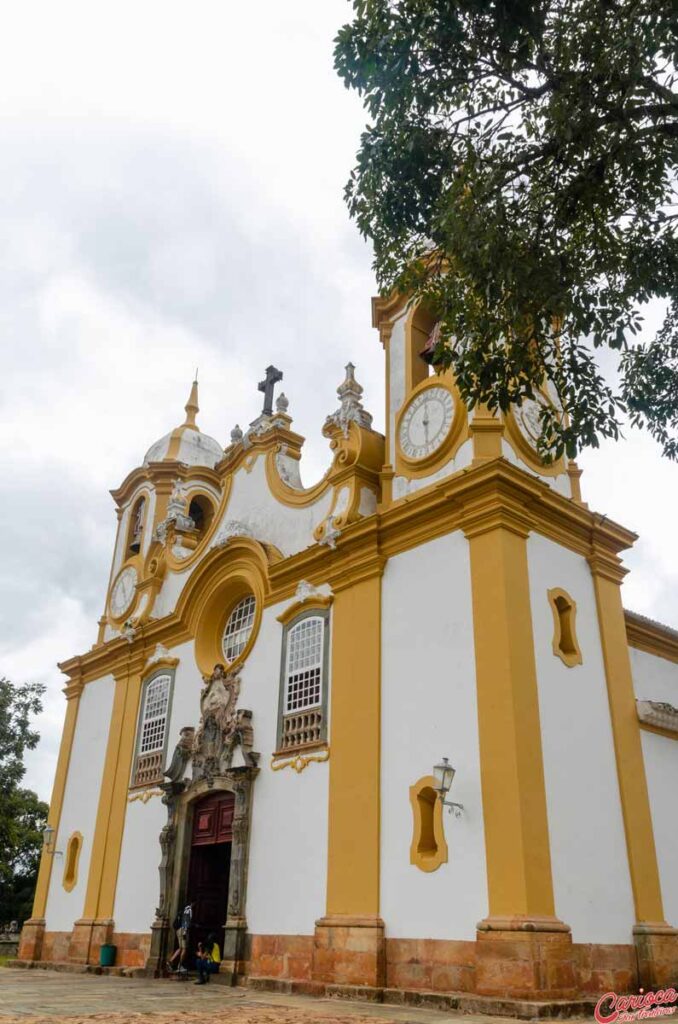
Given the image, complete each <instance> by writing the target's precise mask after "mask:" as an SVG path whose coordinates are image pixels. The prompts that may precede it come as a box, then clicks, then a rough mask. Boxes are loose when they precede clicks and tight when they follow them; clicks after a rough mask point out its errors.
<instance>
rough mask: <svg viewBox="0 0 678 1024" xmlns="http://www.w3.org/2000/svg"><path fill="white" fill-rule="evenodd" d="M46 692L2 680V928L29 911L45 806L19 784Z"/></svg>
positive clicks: (31, 685) (35, 685)
mask: <svg viewBox="0 0 678 1024" xmlns="http://www.w3.org/2000/svg"><path fill="white" fill-rule="evenodd" d="M44 692H45V687H44V686H42V685H40V684H38V683H24V684H23V685H21V686H15V685H14V684H13V683H11V682H10V681H9V679H5V678H0V924H4V923H7V922H9V921H12V920H18V921H19V922H22V921H24V920H25V919H26V918H27V917H30V913H31V905H32V902H33V892H34V889H35V882H36V878H37V871H38V864H39V861H40V849H41V846H42V835H41V830H42V829H43V828H44V827H45V823H46V821H47V811H48V807H47V804H45V803H43V802H42V801H41V800H39V799H38V797H37V796H36V794H35V793H33V792H32V791H31V790H29V789H23V788H22V787H21V785H20V783H21V780H22V779H23V777H24V774H25V772H26V767H25V764H24V754H25V752H26V750H33V749H34V748H35V746H36V745H37V742H38V740H39V738H40V737H39V734H38V733H37V732H36V731H35V730H34V729H33V728H31V720H32V718H33V717H34V716H35V715H37V714H39V712H40V711H41V710H42V699H41V698H42V695H43V693H44Z"/></svg>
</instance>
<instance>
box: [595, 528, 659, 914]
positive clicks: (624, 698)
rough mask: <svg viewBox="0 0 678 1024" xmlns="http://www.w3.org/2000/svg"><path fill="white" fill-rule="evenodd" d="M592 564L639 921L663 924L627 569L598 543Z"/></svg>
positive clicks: (627, 842) (632, 881)
mask: <svg viewBox="0 0 678 1024" xmlns="http://www.w3.org/2000/svg"><path fill="white" fill-rule="evenodd" d="M589 564H590V566H591V572H592V575H593V586H594V590H595V595H596V606H597V609H598V625H599V629H600V641H601V645H602V655H603V663H604V666H605V679H606V681H607V699H608V702H609V717H610V722H611V726H612V738H613V742H615V756H616V759H617V774H618V776H619V783H620V795H621V798H622V814H623V817H624V830H625V834H626V846H627V852H628V857H629V869H630V872H631V887H632V889H633V899H634V904H635V910H636V923H637V924H651V925H655V924H661V925H664V924H665V922H664V905H663V902H662V888H661V884H660V872H659V868H658V864H656V850H655V847H654V831H653V828H652V816H651V811H650V806H649V796H648V793H647V780H646V777H645V762H644V759H643V753H642V744H641V740H640V727H639V723H638V717H637V713H636V697H635V692H634V688H633V677H632V674H631V662H630V659H629V648H628V645H627V634H626V630H627V627H626V618H625V614H624V608H623V606H622V593H621V586H620V584H621V583H622V580H623V578H624V575H625V570H624V569H623V568H622V567H621V565H620V564H619V559H615V558H611V557H610V556H609V554H608V553H607V552H606V551H605V550H604V549H603V548H602V546H601V545H598V544H594V548H593V553H592V554H591V556H590V557H589Z"/></svg>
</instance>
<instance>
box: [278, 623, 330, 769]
mask: <svg viewBox="0 0 678 1024" xmlns="http://www.w3.org/2000/svg"><path fill="white" fill-rule="evenodd" d="M328 626H329V612H328V611H322V612H319V611H308V612H306V613H304V614H302V615H300V616H299V617H298V618H296V619H294V620H293V621H292V622H291V623H289V625H288V626H286V627H285V632H284V635H283V652H282V669H281V680H280V713H279V716H278V718H279V721H278V750H280V751H283V750H285V751H287V750H296V749H299V748H300V747H305V746H309V745H316V744H319V743H324V742H325V741H326V739H327V662H328V649H327V648H328V645H327V632H328Z"/></svg>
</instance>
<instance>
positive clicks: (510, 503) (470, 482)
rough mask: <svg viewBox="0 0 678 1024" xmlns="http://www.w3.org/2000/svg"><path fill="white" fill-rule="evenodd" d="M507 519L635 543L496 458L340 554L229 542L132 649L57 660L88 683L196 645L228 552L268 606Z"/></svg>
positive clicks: (340, 547)
mask: <svg viewBox="0 0 678 1024" xmlns="http://www.w3.org/2000/svg"><path fill="white" fill-rule="evenodd" d="M161 465H163V466H165V465H168V464H167V463H162V464H161ZM509 513H510V514H512V515H519V516H520V517H521V519H522V521H523V522H524V523H525V528H526V529H528V530H532V531H535V532H537V533H540V534H541V535H542V536H544V537H547V538H549V539H550V540H553V541H555V542H556V543H557V544H560V545H561V546H562V547H564V548H566V549H567V550H570V551H574V552H576V553H577V554H581V555H584V556H588V555H589V554H590V553H591V545H592V543H593V538H594V537H595V538H596V543H597V544H599V545H601V546H602V547H603V548H604V549H605V550H606V551H607V552H609V553H611V554H612V555H614V554H615V553H616V552H619V551H622V550H624V549H625V548H628V547H630V546H631V545H632V544H633V542H634V541H635V540H636V534H634V533H632V532H631V531H630V530H627V529H625V528H624V527H622V526H619V525H618V524H617V523H615V522H613V521H612V520H610V519H607V518H605V517H601V516H598V515H596V514H594V513H592V512H591V511H589V509H588V508H585V507H584V506H583V505H578V504H576V503H575V502H573V501H572V500H571V499H570V498H566V497H564V496H563V495H561V494H559V493H558V492H557V491H555V490H553V489H552V488H551V487H549V486H548V485H547V484H546V483H545V482H544V481H543V480H539V479H537V478H536V477H534V476H531V475H529V474H527V473H526V472H525V471H524V470H522V469H520V468H519V467H517V466H514V465H512V464H511V463H509V462H507V461H506V459H495V460H490V461H487V462H483V463H482V464H481V465H477V466H473V467H470V468H468V469H465V470H461V471H460V472H458V473H455V474H454V475H453V476H450V477H447V478H445V479H443V480H440V481H438V482H437V483H435V484H432V485H431V486H429V487H426V488H425V489H423V490H422V491H420V492H417V493H416V494H414V495H411V496H409V497H408V498H407V499H406V500H405V501H400V502H396V503H395V504H393V505H391V506H390V507H389V508H387V509H384V510H382V511H380V512H377V513H376V514H374V515H371V516H367V517H362V518H359V519H357V520H356V521H354V522H350V523H347V524H346V526H345V527H344V528H343V529H342V531H341V535H340V536H339V538H338V539H337V543H336V548H335V549H334V550H332V549H328V548H327V546H324V545H320V544H313V545H311V546H310V547H308V548H305V549H304V550H303V551H299V552H297V553H296V554H294V555H291V556H289V557H287V558H283V557H282V555H281V554H280V552H279V551H278V550H277V549H276V548H274V547H273V546H271V545H267V544H260V543H259V542H258V541H255V540H252V539H251V538H244V537H240V538H233V539H231V540H230V541H229V542H228V547H227V548H226V549H225V550H226V551H227V552H228V555H229V557H228V559H227V558H225V557H224V549H223V548H218V549H214V550H212V551H210V552H208V553H207V554H206V555H205V556H204V557H203V558H202V559H201V561H200V563H199V564H198V565H197V566H196V567H195V569H194V570H193V572H192V573H191V575H190V576H189V579H188V581H187V582H186V584H185V586H184V588H183V590H182V592H181V595H180V597H179V599H178V601H177V605H176V608H175V610H174V611H173V612H172V613H171V614H169V615H166V616H164V617H163V618H158V619H150V620H148V621H145V622H143V623H142V626H141V628H139V629H138V630H137V634H136V636H135V637H133V638H132V643H131V644H129V643H128V642H127V640H126V639H124V638H123V637H116V638H114V639H112V640H109V641H107V642H106V643H104V644H100V645H97V646H95V647H93V648H92V649H90V650H88V651H87V652H86V653H84V654H82V655H78V656H76V657H73V658H70V659H68V660H67V661H64V662H61V663H60V668H61V670H62V671H63V672H64V673H66V675H68V676H69V677H70V678H71V679H72V680H73V681H74V683H77V685H79V686H82V685H83V684H85V683H88V682H90V681H91V680H94V679H100V678H101V677H102V676H105V675H107V674H108V673H114V674H115V673H119V672H121V671H124V670H125V668H126V666H127V664H128V659H129V657H130V652H134V653H136V652H138V651H140V650H142V651H145V652H149V651H152V650H154V649H155V647H156V645H157V644H159V643H160V644H163V645H164V646H165V647H169V648H171V647H175V646H177V645H178V644H181V643H185V642H186V641H191V640H194V638H195V636H196V631H197V628H198V622H199V619H200V616H201V615H202V614H203V611H204V609H205V606H206V603H207V602H208V601H209V599H210V594H211V593H212V592H213V591H214V589H215V588H216V587H218V585H219V577H220V574H221V573H222V572H225V571H227V567H226V563H227V562H228V563H229V564H230V559H231V553H233V554H237V552H239V551H242V550H243V546H244V545H250V552H249V553H248V554H247V556H246V557H247V558H248V559H250V560H252V559H255V560H256V561H257V562H258V564H259V565H260V567H261V573H262V575H263V576H265V577H267V579H268V584H267V590H266V594H265V598H264V604H265V605H267V606H268V605H273V604H279V603H281V602H283V601H287V600H290V599H292V598H293V597H294V594H295V591H296V588H297V586H298V584H299V581H300V580H308V581H309V583H311V584H312V585H314V586H316V587H318V586H321V585H322V584H324V583H327V584H328V585H329V586H330V587H332V588H333V589H334V590H335V591H336V589H337V586H346V585H348V583H349V582H350V581H357V580H358V579H359V578H361V577H362V576H369V575H370V573H372V572H373V571H375V570H376V568H377V567H378V566H379V565H382V566H383V564H384V562H385V561H386V559H387V558H391V557H393V556H394V555H396V554H399V553H400V552H402V551H408V550H410V549H412V548H415V547H417V545H419V544H423V543H426V542H428V541H430V540H433V539H434V538H435V537H441V536H444V535H445V534H448V533H451V532H452V531H453V530H458V529H460V528H461V527H462V523H463V521H464V520H465V518H467V517H468V515H470V514H472V515H473V516H474V517H475V518H476V519H478V518H479V517H480V518H484V520H485V522H486V524H487V527H488V529H489V528H491V527H492V525H493V524H494V525H496V524H497V523H499V522H501V521H502V518H504V517H505V516H506V515H508V514H509ZM633 642H634V643H635V641H633ZM668 655H669V652H668V651H667V655H666V656H668ZM145 657H146V658H147V657H148V653H146V655H145ZM144 663H145V661H144ZM201 667H202V666H201ZM213 667H214V662H212V663H211V664H208V665H206V666H205V667H204V668H203V671H204V672H211V671H212V669H213Z"/></svg>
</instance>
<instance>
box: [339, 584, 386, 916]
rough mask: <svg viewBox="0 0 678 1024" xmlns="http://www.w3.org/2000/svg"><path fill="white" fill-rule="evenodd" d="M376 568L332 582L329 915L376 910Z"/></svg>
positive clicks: (378, 614)
mask: <svg viewBox="0 0 678 1024" xmlns="http://www.w3.org/2000/svg"><path fill="white" fill-rule="evenodd" d="M381 571H382V570H381V566H379V567H378V568H377V569H376V571H375V569H374V568H373V569H372V570H371V572H370V573H369V575H367V576H366V577H365V578H360V579H359V580H358V581H357V582H355V583H351V584H350V585H348V586H346V587H344V588H341V589H339V588H338V587H336V586H335V588H334V589H335V600H334V607H333V609H332V616H333V639H332V690H331V700H332V713H331V716H330V724H331V729H332V741H331V742H332V759H331V761H330V780H329V800H328V806H329V833H328V862H327V916H328V917H333V916H335V915H341V916H344V915H353V916H361V917H370V918H374V917H375V916H376V915H378V914H379V819H380V803H379V792H380V761H381V745H380V736H381V732H380V720H381V701H380V690H381ZM357 751H360V755H359V756H358V755H357V754H356V752H357ZM357 863H359V864H360V871H356V864H357Z"/></svg>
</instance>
